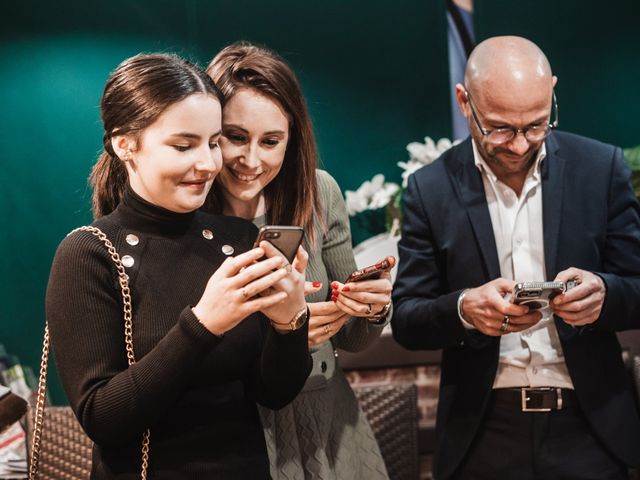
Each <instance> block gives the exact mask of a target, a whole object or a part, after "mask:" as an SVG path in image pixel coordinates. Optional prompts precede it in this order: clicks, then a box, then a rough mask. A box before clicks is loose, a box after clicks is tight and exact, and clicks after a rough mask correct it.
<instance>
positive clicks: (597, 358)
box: [391, 132, 640, 478]
mask: <svg viewBox="0 0 640 480" xmlns="http://www.w3.org/2000/svg"><path fill="white" fill-rule="evenodd" d="M546 147H547V157H546V159H545V160H544V161H543V164H542V170H541V175H542V205H543V228H544V252H545V267H546V272H547V276H548V278H547V279H544V280H553V279H554V278H555V276H556V274H557V273H558V272H560V271H562V270H564V269H566V268H569V267H577V268H581V269H584V270H589V271H592V272H595V273H597V274H598V275H600V276H601V277H602V278H603V280H604V282H605V284H606V288H607V294H606V299H605V303H604V307H603V309H602V313H601V315H600V318H599V319H598V320H597V321H596V322H595V323H593V324H591V325H589V326H585V327H582V328H573V327H571V326H569V325H567V324H566V323H564V322H563V321H562V320H561V319H560V318H558V317H556V319H555V322H556V326H557V329H558V333H559V336H560V340H561V342H562V348H563V351H564V355H565V361H566V363H567V367H568V369H569V374H570V375H571V380H572V381H573V384H574V387H575V390H576V395H577V397H578V401H579V403H580V407H581V408H582V410H583V411H584V413H585V414H586V416H587V418H588V420H589V423H590V424H591V427H592V428H593V430H594V432H595V433H596V435H597V436H598V437H599V438H600V439H601V440H602V441H603V442H604V444H605V445H606V446H607V448H608V449H609V450H610V451H611V453H612V454H614V455H615V456H616V457H617V458H619V459H620V460H621V461H623V462H624V463H626V464H629V465H639V464H640V418H639V413H638V409H637V407H636V404H635V402H634V396H633V392H632V389H631V384H630V381H629V378H628V375H627V373H626V371H625V368H624V365H623V363H622V357H621V351H620V344H619V343H618V339H617V337H616V333H615V332H616V331H621V330H626V329H631V328H640V206H639V205H638V202H637V200H636V198H635V195H634V193H633V190H632V188H631V184H630V171H629V168H628V167H627V166H626V163H625V161H624V158H623V154H622V151H621V150H620V148H617V147H614V146H611V145H606V144H603V143H600V142H597V141H595V140H591V139H588V138H584V137H580V136H577V135H572V134H569V133H564V132H554V133H553V134H552V135H550V136H549V137H548V138H547V140H546ZM403 203H404V206H403V210H404V219H403V227H402V238H401V239H400V243H399V246H398V247H399V255H400V262H399V267H398V276H397V278H396V281H395V285H394V294H393V301H394V314H393V318H392V320H391V324H392V328H393V336H394V338H395V339H396V341H397V342H398V343H400V344H401V345H403V346H404V347H405V348H408V349H411V350H421V349H443V354H442V375H441V383H440V400H439V405H438V414H437V423H436V435H437V444H436V456H435V459H434V474H435V476H436V478H446V477H448V476H449V475H450V474H452V473H453V471H454V470H455V469H456V468H457V466H458V465H459V464H460V462H461V461H462V459H463V457H464V455H465V453H466V452H467V450H468V448H469V446H470V444H471V441H472V440H473V438H474V435H475V433H476V431H477V429H478V426H479V424H480V422H481V420H482V417H483V413H484V411H485V409H486V407H487V404H488V400H489V398H490V393H491V388H492V385H493V381H494V378H495V375H496V371H497V367H498V355H499V347H500V342H499V337H490V336H486V335H484V334H482V333H480V332H478V331H468V330H465V328H464V327H463V326H462V324H461V322H460V319H459V318H458V313H457V299H458V296H459V295H460V292H461V291H462V290H463V289H465V288H470V287H477V286H480V285H482V284H484V283H486V282H488V281H491V280H493V279H495V278H498V277H500V267H499V264H498V255H497V251H496V244H495V238H494V235H493V228H492V226H491V218H490V215H489V209H488V207H487V201H486V197H485V192H484V186H483V182H482V177H481V175H480V172H479V170H478V169H477V167H476V166H475V164H474V160H473V151H472V144H471V140H470V139H467V140H466V141H464V142H463V143H461V144H459V145H457V146H456V147H453V148H452V149H450V150H449V151H447V152H445V153H444V154H443V155H442V156H441V157H440V158H439V159H438V160H436V161H435V162H434V163H433V164H431V165H429V166H426V167H424V168H422V169H420V170H418V171H417V172H415V173H414V174H413V175H412V176H411V177H409V183H408V187H407V189H406V191H405V193H404V196H403ZM531 280H532V281H535V280H543V279H538V278H532V279H531Z"/></svg>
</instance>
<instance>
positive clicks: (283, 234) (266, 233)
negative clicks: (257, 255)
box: [254, 225, 304, 263]
mask: <svg viewBox="0 0 640 480" xmlns="http://www.w3.org/2000/svg"><path fill="white" fill-rule="evenodd" d="M303 236H304V230H303V229H302V227H291V226H286V225H264V226H263V227H260V230H259V231H258V237H257V238H256V241H255V244H254V247H257V246H258V245H260V242H261V241H263V240H266V241H267V242H269V243H270V244H271V245H273V246H274V247H276V248H277V249H278V250H279V251H280V253H282V255H284V257H285V258H286V259H287V260H288V261H289V263H293V259H294V258H296V253H297V252H298V247H299V246H300V244H301V243H302V237H303Z"/></svg>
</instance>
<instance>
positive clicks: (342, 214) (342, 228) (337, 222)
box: [318, 170, 385, 352]
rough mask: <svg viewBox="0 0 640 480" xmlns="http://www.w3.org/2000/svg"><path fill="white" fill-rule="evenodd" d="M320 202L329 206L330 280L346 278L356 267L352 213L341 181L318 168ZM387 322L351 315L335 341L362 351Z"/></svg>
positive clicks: (326, 251) (326, 255) (326, 259)
mask: <svg viewBox="0 0 640 480" xmlns="http://www.w3.org/2000/svg"><path fill="white" fill-rule="evenodd" d="M318 187H319V188H318V191H319V194H320V202H321V205H322V207H323V208H325V209H326V216H325V218H326V219H327V225H326V234H325V235H324V237H323V244H322V261H323V263H324V265H325V268H326V269H327V274H328V277H329V280H330V281H333V280H338V281H340V282H344V281H345V279H346V278H347V277H348V276H349V275H350V274H351V273H352V272H353V271H355V270H356V262H355V259H354V258H353V249H352V247H351V230H350V228H349V216H348V214H347V208H346V206H345V203H344V198H343V197H342V192H341V191H340V187H339V186H338V184H337V182H336V181H335V180H334V179H333V177H331V176H330V175H329V174H328V173H327V172H324V171H322V170H319V171H318ZM384 326H385V324H382V325H377V324H373V323H371V322H369V321H368V320H367V319H366V318H361V317H351V318H350V319H349V320H348V321H347V322H346V323H345V325H344V327H342V329H341V330H340V332H339V333H338V334H337V335H335V336H334V337H333V338H332V342H333V344H334V345H335V346H336V347H338V348H341V349H343V350H346V351H349V352H358V351H361V350H364V349H365V348H367V347H368V346H369V345H371V344H372V343H373V342H374V341H375V340H376V339H377V338H378V337H379V336H380V333H381V332H382V329H383V328H384Z"/></svg>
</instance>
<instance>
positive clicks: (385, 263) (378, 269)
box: [344, 255, 396, 283]
mask: <svg viewBox="0 0 640 480" xmlns="http://www.w3.org/2000/svg"><path fill="white" fill-rule="evenodd" d="M395 264H396V257H394V256H392V255H389V256H388V257H386V258H385V259H384V260H382V261H380V262H378V263H376V264H374V265H370V266H368V267H365V268H361V269H360V270H356V271H355V272H353V273H352V274H351V275H349V278H347V280H346V281H345V282H344V283H349V282H361V281H363V280H374V279H376V278H380V275H382V272H388V271H389V270H391V269H392V268H393V267H394V266H395Z"/></svg>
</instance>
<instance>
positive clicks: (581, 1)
mask: <svg viewBox="0 0 640 480" xmlns="http://www.w3.org/2000/svg"><path fill="white" fill-rule="evenodd" d="M475 26H476V36H477V38H478V39H479V40H482V39H484V38H487V37H491V36H494V35H521V36H524V37H527V38H529V39H531V40H533V41H534V42H535V43H537V44H538V45H539V46H540V47H541V48H542V49H543V50H544V51H545V53H546V54H547V56H548V57H549V61H550V63H551V68H552V70H553V72H554V74H555V75H557V76H558V86H557V87H556V93H557V96H558V108H559V115H560V128H561V129H563V130H569V131H572V132H575V133H579V134H582V135H586V136H589V137H593V138H597V139H599V140H602V141H604V142H608V143H613V144H616V145H621V146H622V147H631V146H635V145H638V144H640V120H639V115H638V112H639V109H640V88H638V87H639V86H640V2H639V1H638V0H608V1H606V2H603V1H601V0H543V1H538V2H514V1H513V0H483V1H477V2H476V12H475Z"/></svg>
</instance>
